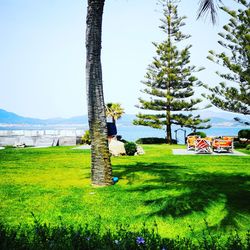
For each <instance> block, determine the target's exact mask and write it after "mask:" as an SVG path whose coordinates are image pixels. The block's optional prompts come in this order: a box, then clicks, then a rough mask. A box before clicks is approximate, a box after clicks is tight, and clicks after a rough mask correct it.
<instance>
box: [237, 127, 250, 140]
mask: <svg viewBox="0 0 250 250" xmlns="http://www.w3.org/2000/svg"><path fill="white" fill-rule="evenodd" d="M238 137H239V138H246V139H250V129H242V130H240V131H239V132H238Z"/></svg>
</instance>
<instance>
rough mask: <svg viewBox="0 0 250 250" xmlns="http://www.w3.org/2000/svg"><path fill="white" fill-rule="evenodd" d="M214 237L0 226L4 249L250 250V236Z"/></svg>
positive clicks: (124, 228) (37, 225) (119, 228)
mask: <svg viewBox="0 0 250 250" xmlns="http://www.w3.org/2000/svg"><path fill="white" fill-rule="evenodd" d="M222 237H223V236H217V237H214V236H213V235H212V234H210V232H209V230H205V231H204V232H203V235H202V237H199V236H197V235H196V234H195V232H193V236H192V238H181V237H177V238H175V239H168V238H163V237H161V236H160V235H159V234H158V231H157V226H156V228H155V230H154V229H152V230H149V229H147V228H146V227H145V226H144V227H142V228H141V230H139V231H137V232H134V231H130V230H129V225H127V226H123V225H117V230H116V231H115V232H111V231H110V230H107V231H106V232H103V233H100V226H96V227H94V228H89V226H88V225H86V226H79V225H78V226H77V225H75V227H72V226H67V225H63V224H62V225H61V226H55V227H51V226H50V225H47V224H41V223H39V222H35V225H34V226H23V225H20V226H19V227H18V228H15V229H13V228H8V229H7V228H5V227H4V226H3V225H0V249H1V250H11V249H13V250H14V249H15V250H19V249H20V250H21V249H22V250H24V249H27V250H42V249H61V250H64V249H65V250H68V249H86V250H87V249H88V250H92V249H93V250H94V249H95V250H96V249H98V250H112V249H114V250H115V249H120V250H128V249H129V250H137V249H138V250H139V249H144V250H152V249H155V250H163V249H168V250H177V249H178V250H180V249H192V250H208V249H225V250H226V249H227V250H236V249H237V250H243V249H244V250H247V249H249V247H250V234H249V232H248V233H247V234H246V236H242V235H239V234H238V233H237V232H232V233H230V235H228V236H226V237H224V238H223V239H222Z"/></svg>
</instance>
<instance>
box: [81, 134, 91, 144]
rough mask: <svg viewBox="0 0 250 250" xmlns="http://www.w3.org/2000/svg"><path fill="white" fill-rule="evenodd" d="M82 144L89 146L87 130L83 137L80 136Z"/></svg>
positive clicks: (89, 140)
mask: <svg viewBox="0 0 250 250" xmlns="http://www.w3.org/2000/svg"><path fill="white" fill-rule="evenodd" d="M82 143H83V144H88V145H90V144H91V139H90V134H89V130H86V131H85V133H84V135H83V136H82Z"/></svg>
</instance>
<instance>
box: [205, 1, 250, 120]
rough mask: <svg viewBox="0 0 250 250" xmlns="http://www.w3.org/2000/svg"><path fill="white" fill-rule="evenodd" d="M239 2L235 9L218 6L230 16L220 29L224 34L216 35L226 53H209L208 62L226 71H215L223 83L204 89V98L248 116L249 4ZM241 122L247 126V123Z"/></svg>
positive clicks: (249, 110) (249, 109)
mask: <svg viewBox="0 0 250 250" xmlns="http://www.w3.org/2000/svg"><path fill="white" fill-rule="evenodd" d="M238 2H239V3H240V5H241V8H240V9H238V10H229V9H228V8H227V7H225V6H223V7H221V9H222V10H223V11H224V12H225V13H227V14H228V15H229V16H230V20H229V23H228V24H227V25H224V27H223V29H224V33H219V36H220V37H221V38H222V39H223V40H220V41H218V43H219V44H220V45H221V46H222V47H223V49H225V51H226V52H221V53H219V54H217V53H216V52H214V51H212V50H211V51H209V56H208V59H209V60H211V61H213V62H214V63H217V64H218V65H220V66H222V67H225V68H226V70H227V71H226V73H225V72H223V73H220V72H216V74H217V75H219V76H220V77H221V78H222V79H223V80H225V81H226V82H221V83H219V85H217V86H216V87H211V86H206V88H207V89H209V90H210V92H211V94H208V95H206V97H207V98H208V99H209V100H210V101H211V103H212V104H213V105H215V106H216V107H218V108H220V109H223V110H226V111H231V112H235V113H240V114H244V115H249V114H250V98H249V97H250V46H249V44H250V3H249V1H245V0H239V1H238ZM238 119H239V118H238ZM240 120H241V119H239V121H240ZM242 122H244V123H245V124H249V122H247V121H242Z"/></svg>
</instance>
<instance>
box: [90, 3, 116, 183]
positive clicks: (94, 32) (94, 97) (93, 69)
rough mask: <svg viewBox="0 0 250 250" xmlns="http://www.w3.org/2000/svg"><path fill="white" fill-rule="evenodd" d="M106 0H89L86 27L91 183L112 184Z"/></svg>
mask: <svg viewBox="0 0 250 250" xmlns="http://www.w3.org/2000/svg"><path fill="white" fill-rule="evenodd" d="M104 2H105V0H88V11H87V21H86V23H87V30H86V51H87V58H86V84H87V98H88V120H89V130H90V138H91V173H92V177H91V178H92V184H94V185H99V186H105V185H111V184H112V167H111V162H110V154H109V149H108V136H107V124H106V116H105V104H104V95H103V84H102V66H101V37H102V16H103V7H104Z"/></svg>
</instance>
